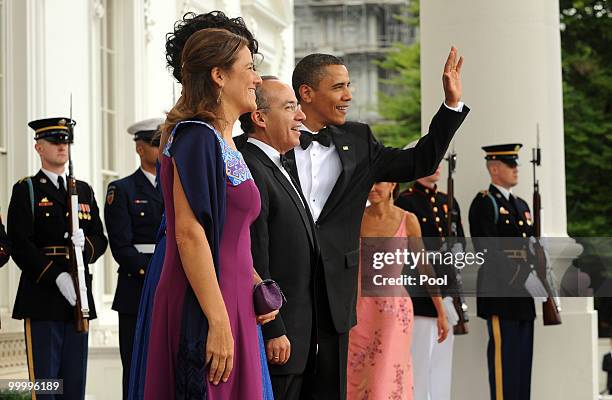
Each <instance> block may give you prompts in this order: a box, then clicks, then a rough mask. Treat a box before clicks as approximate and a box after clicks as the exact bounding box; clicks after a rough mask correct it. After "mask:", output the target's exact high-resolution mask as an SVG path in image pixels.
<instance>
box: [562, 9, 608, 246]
mask: <svg viewBox="0 0 612 400" xmlns="http://www.w3.org/2000/svg"><path fill="white" fill-rule="evenodd" d="M560 8H561V23H562V27H563V29H562V31H561V47H562V59H563V64H562V65H563V106H564V119H565V121H564V127H565V163H566V191H567V218H568V233H569V234H570V235H571V236H612V224H611V223H612V221H611V219H610V216H611V215H612V201H611V200H612V189H611V188H612V185H610V182H609V177H610V176H612V69H610V62H611V61H612V47H611V46H610V43H612V12H611V7H610V3H609V2H608V1H606V0H590V1H572V0H561V1H560Z"/></svg>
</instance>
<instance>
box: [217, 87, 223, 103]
mask: <svg viewBox="0 0 612 400" xmlns="http://www.w3.org/2000/svg"><path fill="white" fill-rule="evenodd" d="M222 93H223V88H220V89H219V97H217V104H221V94H222Z"/></svg>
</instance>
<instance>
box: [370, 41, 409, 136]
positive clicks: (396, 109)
mask: <svg viewBox="0 0 612 400" xmlns="http://www.w3.org/2000/svg"><path fill="white" fill-rule="evenodd" d="M419 63H420V45H419V43H415V44H412V45H410V46H406V45H404V44H397V45H395V46H394V47H393V49H392V50H391V51H390V52H389V53H388V54H387V56H386V58H385V59H384V60H382V61H381V62H379V63H378V64H379V66H380V67H381V68H383V69H384V70H386V71H388V72H390V73H391V77H390V78H387V79H383V80H382V83H383V84H384V85H387V86H389V87H391V88H393V89H392V92H391V94H385V93H380V94H379V110H378V112H379V114H380V115H381V116H382V117H383V118H384V121H383V122H380V123H378V124H374V126H373V129H374V132H375V133H376V137H377V138H378V139H379V140H381V141H382V142H383V143H384V144H385V145H387V146H394V147H403V146H405V145H406V144H408V143H410V142H411V141H413V140H414V139H416V138H418V137H419V136H420V135H421V70H420V68H419Z"/></svg>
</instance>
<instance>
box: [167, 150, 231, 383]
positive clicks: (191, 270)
mask: <svg viewBox="0 0 612 400" xmlns="http://www.w3.org/2000/svg"><path fill="white" fill-rule="evenodd" d="M173 162H174V160H173ZM172 190H173V194H174V215H175V226H176V244H177V247H178V251H179V255H180V257H181V262H182V264H183V270H184V271H185V275H186V276H187V280H188V281H189V284H190V285H191V288H192V289H193V292H194V293H195V296H196V297H197V299H198V302H199V303H200V307H202V311H203V312H204V315H206V319H207V320H208V324H209V332H208V338H207V340H206V363H207V364H208V362H209V361H210V373H209V380H210V381H212V382H213V383H214V384H217V383H219V380H220V379H223V381H224V382H225V381H227V379H228V378H229V374H230V372H231V371H232V367H233V358H234V338H233V336H232V330H231V326H230V322H229V317H228V314H227V310H226V308H225V302H224V301H223V296H222V295H221V289H220V288H219V282H218V281H217V276H216V274H215V267H214V264H213V258H212V252H211V250H210V246H209V244H208V240H207V239H206V233H205V232H204V228H203V227H202V225H200V223H199V222H198V220H197V219H196V217H195V215H194V213H193V211H192V210H191V207H190V206H189V202H188V201H187V197H186V196H185V192H184V191H183V186H182V185H181V180H180V177H179V174H178V170H177V168H176V164H175V165H174V184H173V188H172Z"/></svg>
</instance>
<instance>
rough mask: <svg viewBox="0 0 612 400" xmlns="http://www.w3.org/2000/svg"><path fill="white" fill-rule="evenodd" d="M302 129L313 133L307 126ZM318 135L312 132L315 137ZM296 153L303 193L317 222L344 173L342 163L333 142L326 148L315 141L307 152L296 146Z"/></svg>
mask: <svg viewBox="0 0 612 400" xmlns="http://www.w3.org/2000/svg"><path fill="white" fill-rule="evenodd" d="M300 129H301V130H304V131H308V132H312V131H311V130H309V129H308V128H306V127H305V126H302V127H301V128H300ZM318 133H319V132H312V134H313V135H317V134H318ZM294 152H295V163H296V164H297V170H298V176H299V177H300V186H302V193H304V197H305V198H306V201H308V207H309V208H310V213H311V214H312V218H313V219H314V220H315V221H317V220H318V219H319V215H321V211H323V206H324V205H325V202H326V201H327V199H328V198H329V195H330V194H331V191H332V189H333V188H334V185H335V184H336V181H337V180H338V177H339V176H340V173H341V172H342V162H340V156H339V155H338V152H337V151H336V146H334V142H333V141H332V142H331V143H330V145H329V147H325V146H323V145H322V144H321V143H319V142H317V141H314V140H313V141H312V143H311V144H310V146H308V148H307V149H306V150H304V149H302V147H301V146H296V147H295V149H294Z"/></svg>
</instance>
